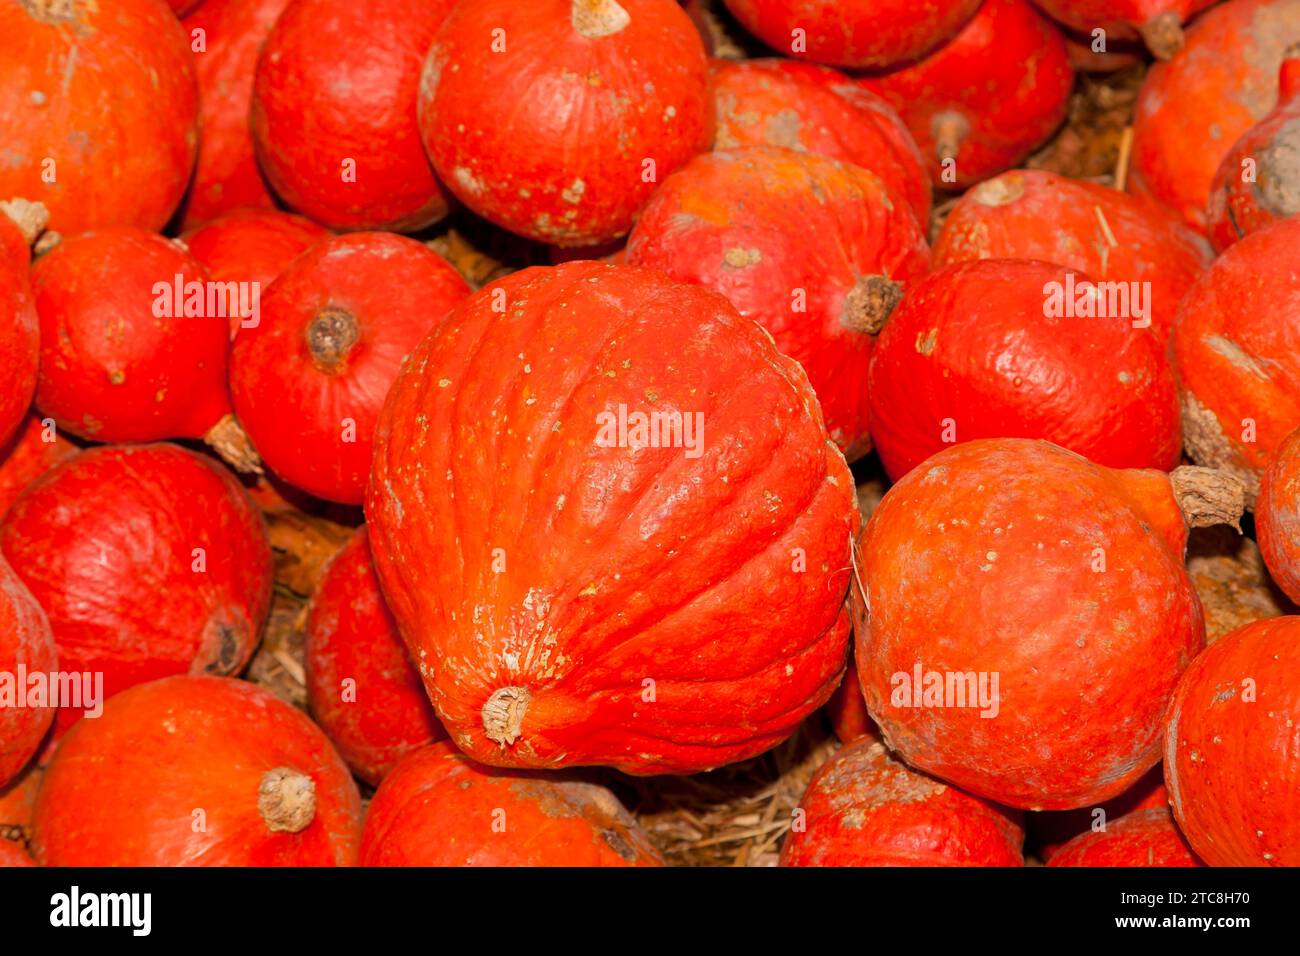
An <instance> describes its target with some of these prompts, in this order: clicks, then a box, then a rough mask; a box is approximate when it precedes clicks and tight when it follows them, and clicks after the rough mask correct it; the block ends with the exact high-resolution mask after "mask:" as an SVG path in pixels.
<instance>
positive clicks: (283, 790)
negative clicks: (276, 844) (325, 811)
mask: <svg viewBox="0 0 1300 956" xmlns="http://www.w3.org/2000/svg"><path fill="white" fill-rule="evenodd" d="M257 810H258V812H259V813H260V814H261V815H262V821H263V822H264V823H265V824H266V828H267V829H268V830H270V831H271V832H272V833H301V832H302V831H303V830H305V829H307V827H309V826H311V821H312V820H314V819H315V818H316V783H315V781H313V780H312V779H311V777H309V776H307V775H306V774H305V773H299V772H298V771H296V770H290V769H289V768H288V767H276V768H275V769H274V770H268V771H267V772H266V773H265V774H264V775H263V777H262V783H261V784H260V785H259V786H258V788H257Z"/></svg>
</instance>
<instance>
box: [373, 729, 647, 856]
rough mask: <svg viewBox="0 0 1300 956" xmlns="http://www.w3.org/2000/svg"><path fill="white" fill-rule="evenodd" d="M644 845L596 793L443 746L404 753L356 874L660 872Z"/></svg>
mask: <svg viewBox="0 0 1300 956" xmlns="http://www.w3.org/2000/svg"><path fill="white" fill-rule="evenodd" d="M662 862H663V861H662V859H661V858H660V856H659V853H658V851H657V850H655V848H654V845H653V844H652V843H651V842H650V838H649V837H648V836H646V834H645V832H644V831H643V830H642V829H641V828H640V826H638V825H637V823H636V821H635V820H634V819H632V815H631V814H630V813H628V812H627V810H626V809H624V808H623V805H622V804H621V803H619V802H618V798H616V797H615V796H614V795H613V794H612V793H610V792H609V791H608V790H606V789H605V788H604V787H600V786H597V785H595V784H591V783H584V782H581V781H578V780H571V779H567V778H565V777H564V776H556V775H554V774H541V773H529V772H527V771H503V770H498V769H496V768H493V767H485V766H483V765H482V764H478V763H475V762H474V761H473V760H471V759H469V758H468V757H466V756H465V755H464V754H462V753H461V752H460V751H459V750H457V749H456V748H455V747H453V746H452V745H451V743H450V742H447V741H443V742H442V743H436V744H432V745H430V746H426V747H421V748H420V749H419V750H416V751H413V752H412V753H410V754H408V755H407V756H406V757H404V758H403V759H402V762H401V763H399V764H398V765H397V767H396V768H394V770H393V771H392V773H390V774H389V775H388V776H387V777H386V778H385V779H384V782H383V783H382V784H381V785H380V787H379V791H378V792H377V793H376V794H375V798H374V799H373V800H372V801H371V802H370V809H369V812H368V813H367V814H366V827H365V832H364V833H363V834H362V837H361V865H362V866H562V867H569V866H601V867H603V866H660V865H662Z"/></svg>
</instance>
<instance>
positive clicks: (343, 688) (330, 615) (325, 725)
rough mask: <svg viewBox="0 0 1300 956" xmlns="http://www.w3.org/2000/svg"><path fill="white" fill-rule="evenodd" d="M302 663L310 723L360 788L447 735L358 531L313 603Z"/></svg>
mask: <svg viewBox="0 0 1300 956" xmlns="http://www.w3.org/2000/svg"><path fill="white" fill-rule="evenodd" d="M305 656H306V662H307V668H306V669H307V700H308V703H309V704H310V706H311V713H312V716H313V717H315V718H316V722H317V723H319V724H320V726H321V729H322V730H324V731H325V733H326V734H327V735H328V736H329V738H330V740H332V741H333V742H334V746H336V747H337V748H338V750H339V753H340V754H341V755H342V757H343V759H344V760H346V761H347V763H348V766H349V767H351V768H352V770H353V772H355V773H356V774H357V776H359V777H360V778H361V779H362V780H364V781H366V783H369V784H371V785H372V786H377V785H378V784H379V782H380V781H381V780H383V779H384V777H385V776H386V775H387V774H388V772H389V771H390V770H392V769H393V767H394V766H396V765H397V762H398V761H399V760H400V759H401V758H402V757H403V756H404V755H406V754H407V753H410V752H411V751H412V750H415V749H417V748H419V747H422V746H423V745H425V744H428V743H432V742H433V741H435V740H438V739H440V738H442V737H445V736H446V735H447V734H446V732H445V731H444V730H443V729H442V724H440V723H438V716H437V714H435V713H434V712H433V706H432V705H431V704H430V703H429V698H428V696H426V695H425V693H424V684H423V683H421V681H420V673H419V671H417V670H416V669H415V666H414V665H413V664H412V663H411V660H410V658H409V657H408V656H407V653H406V645H405V644H403V643H402V636H401V635H400V634H399V633H398V632H397V625H396V624H395V623H394V622H393V616H392V614H390V613H389V611H388V605H387V604H386V603H385V602H384V596H383V594H382V593H381V592H380V590H379V581H378V579H376V577H375V571H374V568H373V567H372V565H371V563H370V545H369V543H368V541H367V539H366V529H365V528H364V527H363V528H360V529H358V530H357V532H356V533H355V534H354V535H353V536H352V538H351V539H350V540H349V541H348V543H347V544H346V545H344V546H343V549H342V550H341V551H339V553H338V554H336V555H335V556H334V557H333V558H332V559H331V560H330V563H329V566H328V567H327V568H326V570H325V575H324V577H322V578H321V582H320V585H319V586H318V587H317V589H316V593H315V594H313V595H312V599H311V605H310V607H309V610H308V613H307V641H306V649H305Z"/></svg>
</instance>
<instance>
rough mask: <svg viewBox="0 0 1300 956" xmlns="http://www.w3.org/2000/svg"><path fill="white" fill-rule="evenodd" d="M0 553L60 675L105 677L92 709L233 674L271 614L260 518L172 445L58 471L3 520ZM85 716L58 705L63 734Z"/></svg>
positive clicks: (217, 470) (112, 449) (226, 478)
mask: <svg viewBox="0 0 1300 956" xmlns="http://www.w3.org/2000/svg"><path fill="white" fill-rule="evenodd" d="M0 549H3V553H4V555H5V556H6V557H7V558H8V559H9V561H10V563H11V564H12V565H13V566H14V569H15V570H16V571H17V572H18V574H19V576H20V577H21V578H22V580H23V583H24V584H26V585H27V587H28V588H29V589H30V590H31V592H32V594H33V595H34V596H35V598H36V600H37V601H39V602H40V604H41V607H43V608H44V609H45V613H46V614H47V615H48V616H49V619H50V625H51V627H52V628H53V631H54V640H55V642H56V643H57V645H58V649H59V661H60V666H61V667H62V669H63V670H65V671H68V672H71V673H76V674H81V673H83V672H89V673H90V674H95V675H98V674H102V675H103V688H102V692H103V695H104V696H103V697H101V698H100V700H99V701H98V703H102V702H103V700H104V699H105V698H106V697H111V696H112V695H113V694H115V693H117V692H118V691H120V690H123V689H124V688H127V687H130V686H132V685H133V684H138V683H141V682H143V681H148V680H153V679H154V678H156V677H162V676H165V675H169V674H183V673H186V672H189V673H214V674H232V673H236V672H238V671H239V670H240V669H241V668H242V667H243V666H244V664H245V663H247V661H248V659H249V657H250V656H251V654H252V652H253V648H254V646H255V645H256V644H257V640H258V637H259V636H260V634H261V628H262V622H263V621H264V620H265V618H266V615H267V611H268V609H269V606H270V600H271V552H270V548H269V547H268V545H267V541H266V531H265V529H264V528H263V526H262V519H261V517H260V516H259V515H258V513H257V511H256V509H255V508H254V507H253V504H252V502H251V501H249V500H248V497H247V495H245V494H244V491H243V489H242V488H240V486H239V483H238V482H237V481H236V480H235V478H234V477H233V476H232V475H231V474H230V473H229V472H227V471H226V470H225V469H224V468H223V467H221V466H220V465H219V464H216V463H215V462H212V461H210V460H208V459H207V458H204V457H201V456H199V455H197V454H195V453H194V452H191V451H188V450H186V449H183V448H179V447H177V446H175V445H166V444H158V445H135V446H105V447H100V448H93V449H90V450H88V451H85V452H82V453H81V454H79V455H76V456H74V457H72V458H70V459H68V460H67V461H64V462H62V463H60V464H59V465H56V466H55V467H54V468H53V469H51V470H50V471H48V472H47V473H46V474H44V475H43V476H42V477H40V478H38V479H37V480H36V481H35V482H34V483H32V484H31V485H29V486H28V487H27V489H26V490H25V491H24V492H23V493H22V494H21V495H20V496H19V498H18V500H17V501H15V502H14V504H13V506H12V507H11V508H10V509H9V512H8V514H7V515H5V518H4V521H3V523H0ZM160 595H166V600H160V599H159V596H160ZM81 714H82V709H81V708H76V707H65V708H63V709H62V710H61V711H60V713H59V727H60V728H61V729H63V728H66V727H67V726H68V725H69V724H71V723H73V722H74V721H76V720H77V719H78V718H79V717H80V716H81Z"/></svg>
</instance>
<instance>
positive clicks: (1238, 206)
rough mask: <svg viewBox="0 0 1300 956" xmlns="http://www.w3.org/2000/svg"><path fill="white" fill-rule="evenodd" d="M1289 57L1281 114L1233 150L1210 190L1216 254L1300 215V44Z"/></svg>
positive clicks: (1209, 221) (1281, 81)
mask: <svg viewBox="0 0 1300 956" xmlns="http://www.w3.org/2000/svg"><path fill="white" fill-rule="evenodd" d="M1284 56H1285V59H1283V61H1282V67H1281V69H1280V70H1279V71H1278V81H1277V85H1278V94H1277V106H1276V108H1274V110H1273V111H1272V112H1271V113H1269V114H1268V115H1267V116H1265V117H1264V118H1263V119H1262V120H1260V121H1259V122H1258V123H1256V124H1255V125H1254V126H1252V127H1251V128H1250V129H1248V130H1246V132H1245V133H1243V134H1242V136H1241V139H1239V140H1237V142H1236V144H1235V145H1234V146H1233V147H1232V149H1230V150H1228V152H1227V154H1226V155H1225V156H1224V157H1223V161H1222V162H1221V163H1220V164H1219V169H1218V171H1217V172H1216V173H1215V174H1214V181H1213V182H1212V183H1211V184H1210V201H1209V203H1208V205H1207V206H1206V210H1205V219H1206V225H1207V227H1208V229H1209V233H1210V241H1211V242H1213V243H1214V247H1215V248H1216V249H1219V250H1223V249H1226V248H1228V246H1230V245H1232V244H1233V243H1234V242H1236V241H1237V240H1238V239H1240V238H1241V237H1242V236H1244V235H1246V234H1247V233H1251V232H1255V231H1256V230H1258V229H1262V228H1263V227H1264V226H1267V225H1270V224H1271V223H1274V222H1276V221H1277V220H1279V219H1285V218H1286V217H1287V216H1293V215H1295V214H1296V213H1300V159H1298V158H1297V157H1300V43H1297V44H1292V45H1291V46H1289V47H1287V49H1286V53H1285V54H1284Z"/></svg>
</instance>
